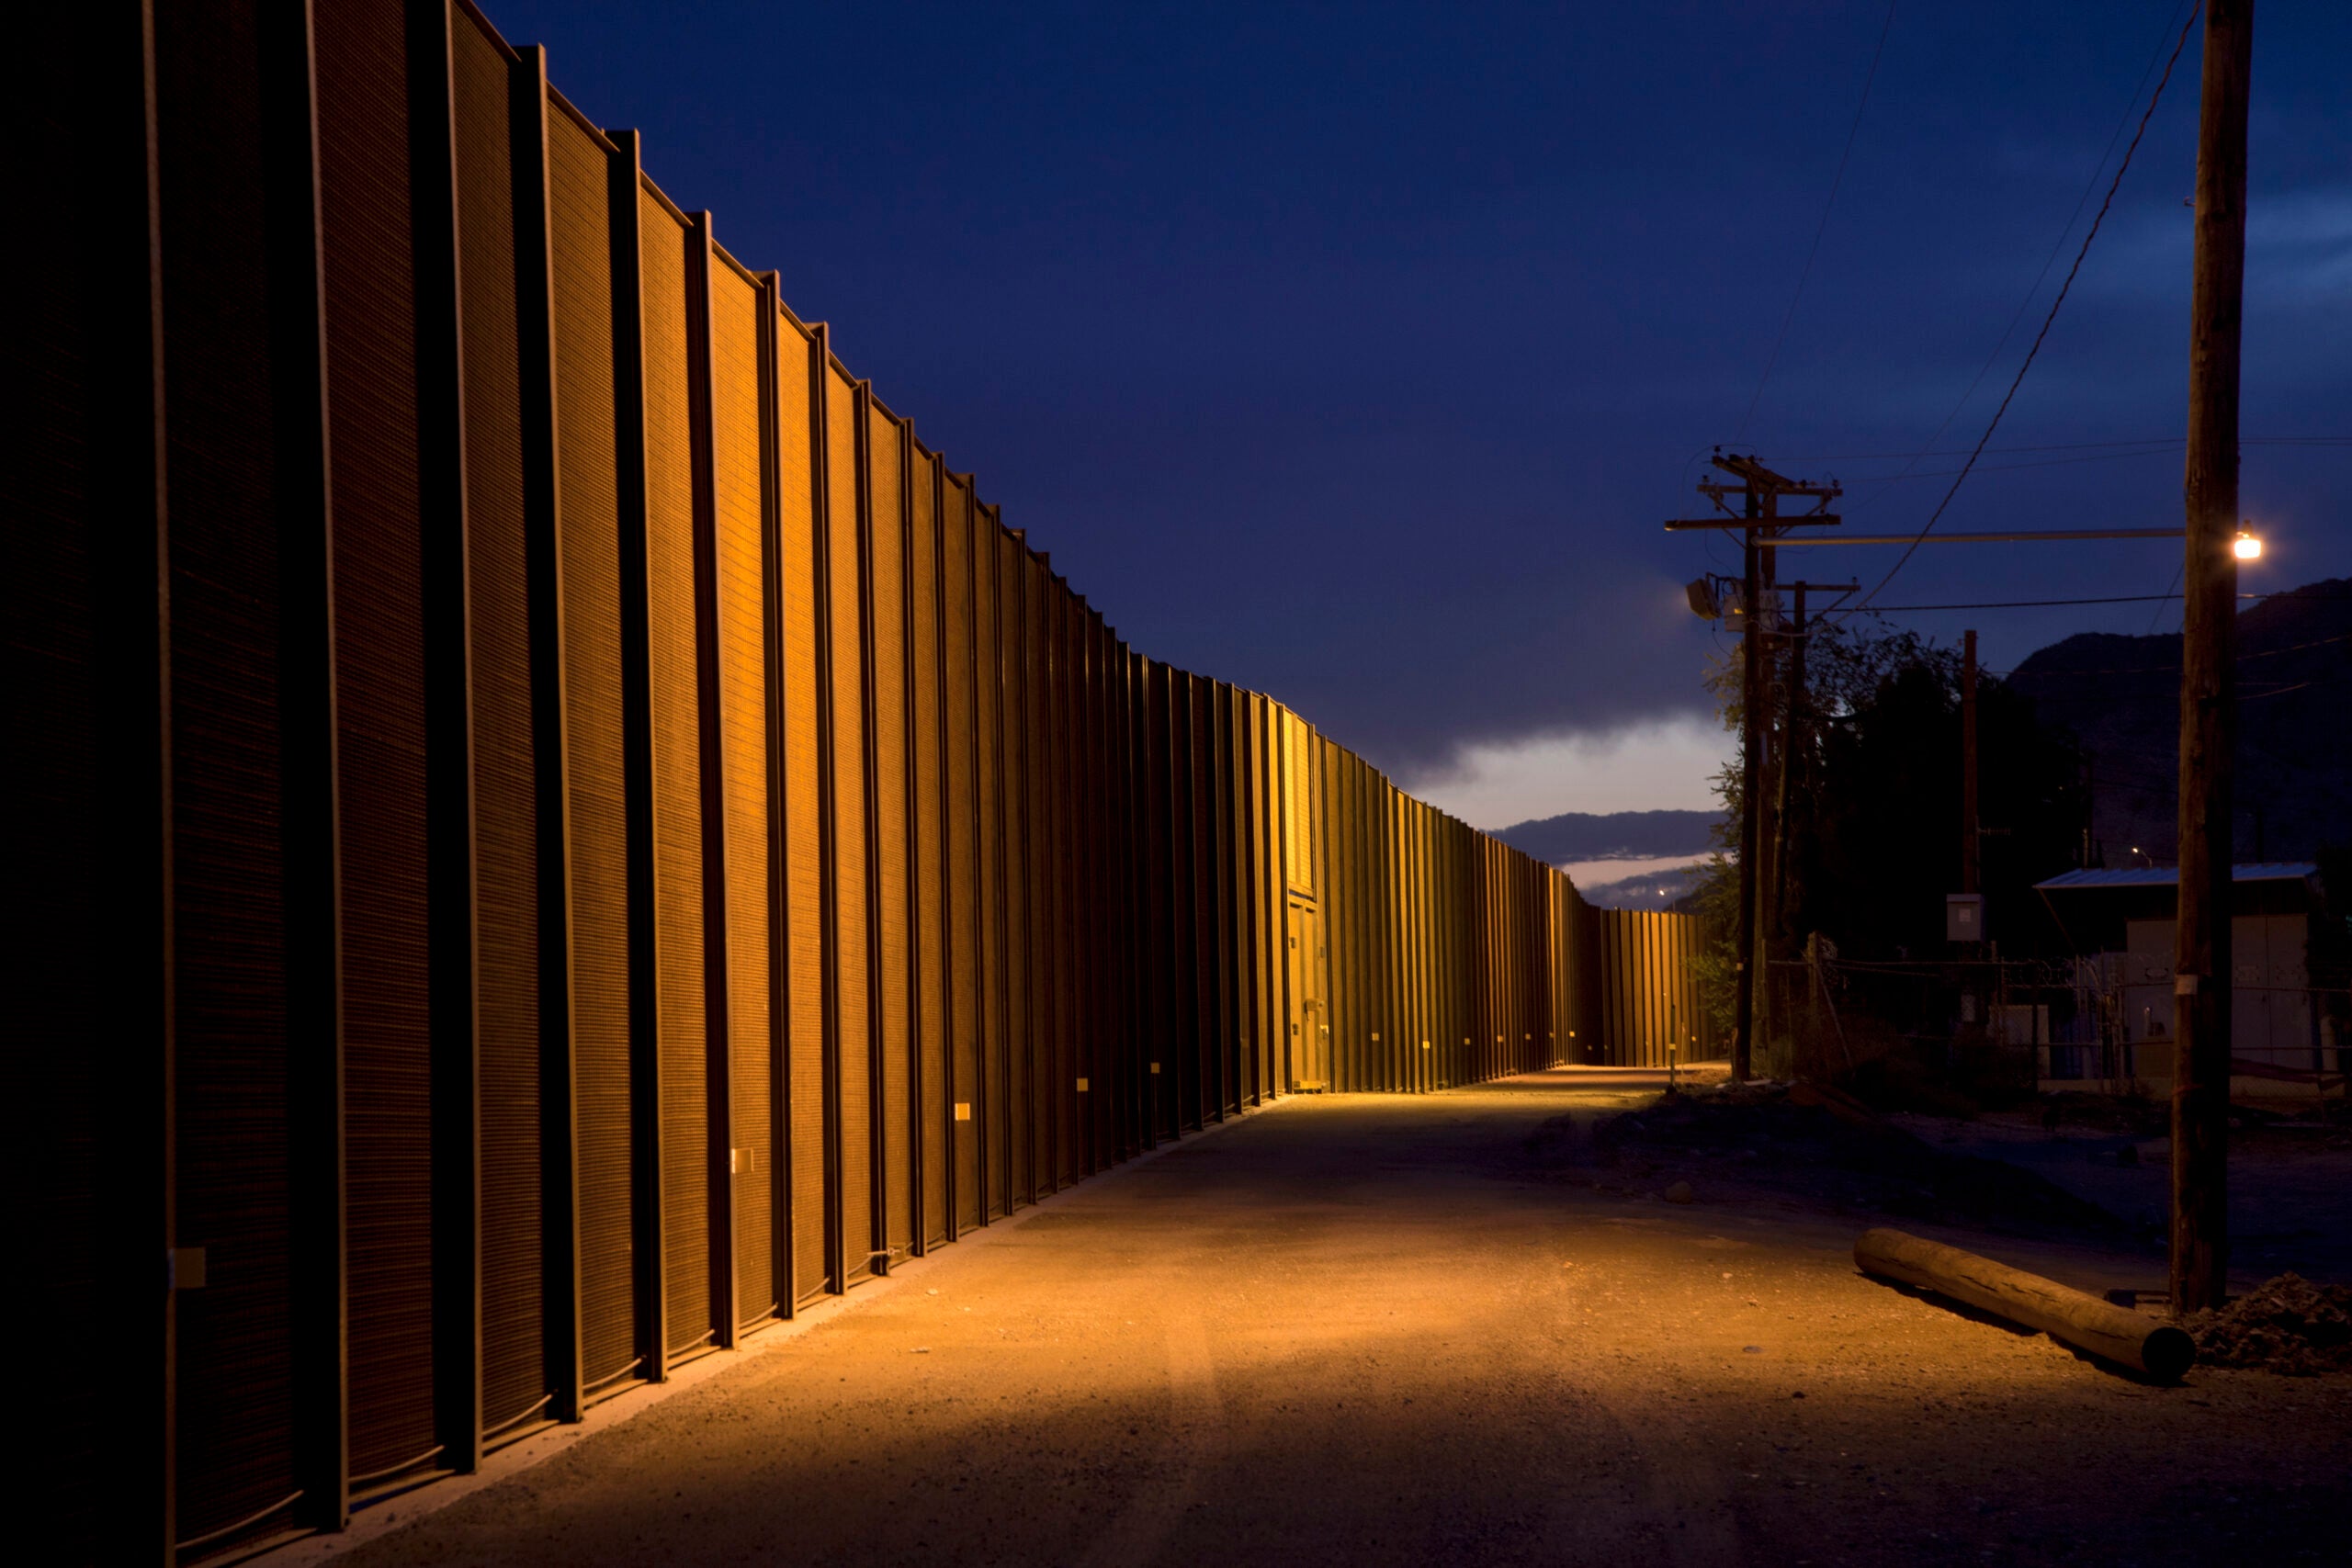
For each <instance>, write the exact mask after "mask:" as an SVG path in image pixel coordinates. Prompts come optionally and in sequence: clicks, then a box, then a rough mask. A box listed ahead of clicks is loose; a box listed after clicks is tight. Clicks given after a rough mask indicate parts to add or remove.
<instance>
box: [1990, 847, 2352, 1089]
mask: <svg viewBox="0 0 2352 1568" xmlns="http://www.w3.org/2000/svg"><path fill="white" fill-rule="evenodd" d="M2231 881H2232V885H2233V899H2232V902H2231V909H2230V943H2231V953H2230V966H2231V975H2230V985H2231V1003H2230V1055H2231V1066H2232V1073H2231V1078H2230V1092H2231V1093H2232V1094H2233V1096H2255V1095H2292V1096H2310V1095H2312V1094H2314V1093H2316V1092H2321V1091H2322V1090H2323V1089H2335V1088H2336V1087H2338V1081H2339V1079H2340V1076H2341V1075H2342V1073H2343V1072H2344V1070H2345V1066H2346V1063H2345V1060H2344V1057H2345V1048H2346V1044H2347V1043H2352V1042H2347V1041H2346V1040H2345V1039H2344V1038H2343V1036H2342V1035H2341V1034H2340V1033H2339V1028H2340V1024H2339V1019H2338V1017H2337V1016H2336V1014H2337V1013H2339V1012H2340V1011H2341V1010H2340V1009H2336V1010H2331V1009H2329V1008H2328V1007H2326V1006H2324V1005H2323V998H2321V996H2320V994H2319V993H2318V992H2316V991H2315V990H2314V989H2313V988H2312V979H2311V970H2310V961H2309V953H2310V949H2311V942H2312V931H2313V925H2314V922H2315V921H2316V920H2317V919H2321V918H2324V904H2323V900H2322V897H2321V887H2320V882H2319V867H2318V866H2317V865H2316V864H2314V863H2311V862H2308V861H2283V862H2282V861H2266V862H2260V863H2254V864H2247V865H2239V866H2234V867H2233V868H2232V875H2231ZM2034 890H2035V891H2036V892H2037V893H2039V894H2041V897H2042V899H2043V901H2044V902H2045V903H2047V904H2048V906H2049V908H2050V910H2051V913H2052V916H2053V917H2055V919H2057V921H2058V924H2059V927H2060V929H2061V930H2063V931H2064V932H2065V933H2066V937H2067V940H2068V941H2069V942H2070V943H2071V944H2072V946H2073V947H2074V950H2075V954H2076V957H2075V1017H2076V1019H2077V1020H2078V1021H2079V1023H2078V1027H2077V1028H2076V1029H2075V1031H2074V1033H2075V1040H2074V1041H2072V1042H2070V1043H2059V1044H2055V1045H2048V1046H2044V1047H2043V1049H2042V1052H2041V1056H2042V1058H2043V1059H2042V1064H2041V1072H2042V1076H2043V1077H2044V1078H2045V1079H2057V1080H2059V1081H2061V1082H2064V1081H2067V1080H2073V1081H2075V1082H2077V1083H2081V1082H2083V1080H2093V1081H2101V1080H2104V1081H2106V1082H2107V1083H2108V1084H2109V1086H2110V1087H2120V1085H2122V1084H2137V1085H2141V1086H2144V1088H2145V1089H2147V1090H2148V1092H2150V1093H2157V1094H2164V1093H2169V1092H2170V1089H2171V1084H2172V1067H2173V1046H2174V1040H2175V1036H2176V1033H2177V1026H2176V1023H2175V1019H2174V1012H2173V935H2174V931H2175V928H2176V916H2177V908H2178V902H2179V891H2180V873H2179V871H2178V870H2177V868H2175V867H2172V866H2147V867H2129V868H2125V869H2122V870H2117V871H2107V870H2098V871H2070V872H2068V873H2066V874H2064V876H2053V877H2052V878H2051V879H2050V880H2049V881H2047V882H2041V883H2036V884H2035V885H2034ZM2045 1038H2046V1036H2045Z"/></svg>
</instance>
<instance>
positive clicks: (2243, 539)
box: [2230, 528, 2262, 560]
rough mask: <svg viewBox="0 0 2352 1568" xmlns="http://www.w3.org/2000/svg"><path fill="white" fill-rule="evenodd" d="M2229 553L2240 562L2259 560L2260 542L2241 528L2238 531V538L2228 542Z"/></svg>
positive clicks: (2260, 552) (2260, 555)
mask: <svg viewBox="0 0 2352 1568" xmlns="http://www.w3.org/2000/svg"><path fill="white" fill-rule="evenodd" d="M2230 553H2231V554H2232V555H2233V556H2235V557H2237V558H2238V559H2240V560H2260V559H2261V558H2262V541H2261V540H2260V539H2257V538H2256V537H2255V536H2253V535H2252V534H2250V533H2248V532H2247V531H2246V530H2245V529H2244V528H2241V529H2239V530H2238V536H2237V537H2236V538H2234V539H2232V540H2231V541H2230Z"/></svg>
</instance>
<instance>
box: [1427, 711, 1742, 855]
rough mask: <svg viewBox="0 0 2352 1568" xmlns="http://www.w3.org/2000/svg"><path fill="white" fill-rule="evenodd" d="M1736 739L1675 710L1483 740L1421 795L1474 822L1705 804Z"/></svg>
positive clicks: (1707, 720)
mask: <svg viewBox="0 0 2352 1568" xmlns="http://www.w3.org/2000/svg"><path fill="white" fill-rule="evenodd" d="M1733 743H1734V741H1733V737H1732V736H1730V735H1729V734H1727V733H1726V732H1725V731H1724V728H1723V727H1722V726H1721V725H1719V724H1717V723H1716V722H1715V721H1714V719H1713V718H1712V717H1710V716H1701V715H1698V714H1675V715H1671V716H1668V717H1666V718H1664V719H1661V720H1657V721H1655V722H1650V723H1642V724H1634V725H1628V726H1625V727H1623V728H1616V729H1607V730H1588V731H1568V732H1566V733H1559V732H1555V733H1550V734H1537V735H1528V736H1522V737H1521V738H1519V739H1511V740H1505V741H1499V742H1481V743H1477V744H1473V745H1468V746H1464V747H1461V748H1459V749H1458V750H1456V751H1455V752H1454V754H1453V761H1452V762H1451V763H1450V764H1449V765H1448V766H1447V767H1446V768H1445V769H1443V770H1442V771H1441V772H1433V773H1430V774H1429V775H1427V776H1424V777H1421V778H1418V779H1416V780H1414V781H1412V783H1411V784H1410V787H1411V788H1412V790H1413V792H1414V793H1415V794H1416V795H1419V796H1420V797H1421V798H1422V799H1424V800H1427V801H1429V802H1430V804H1431V805H1433V806H1436V807H1440V808H1441V809H1442V810H1445V811H1450V812H1452V813H1453V815H1454V816H1456V817H1459V818H1462V819H1463V820H1464V821H1465V822H1468V823H1470V824H1471V825H1472V826H1473V827H1476V828H1486V829H1495V828H1506V827H1509V826H1510V825H1511V824H1512V823H1514V822H1524V821H1527V820H1529V819H1531V818H1540V817H1556V816H1558V815H1559V814H1560V813H1561V812H1564V811H1590V812H1596V813H1602V812H1611V811H1708V810H1713V808H1714V807H1715V805H1716V801H1715V795H1714V776H1715V773H1716V771H1717V770H1718V769H1720V768H1721V767H1722V766H1723V765H1724V761H1726V760H1727V759H1728V758H1729V757H1730V755H1731V750H1732V746H1733Z"/></svg>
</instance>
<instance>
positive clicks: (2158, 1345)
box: [1854, 1228, 2197, 1381]
mask: <svg viewBox="0 0 2352 1568" xmlns="http://www.w3.org/2000/svg"><path fill="white" fill-rule="evenodd" d="M1854 1262H1855V1263H1856V1264H1857V1265H1859V1266H1860V1269H1861V1270H1862V1272H1863V1273H1865V1274H1875V1275H1878V1276H1879V1277H1880V1278H1882V1279H1887V1280H1902V1281H1903V1282H1904V1283H1905V1284H1906V1285H1917V1287H1919V1288H1920V1289H1921V1290H1923V1291H1933V1292H1936V1293H1937V1294H1938V1295H1941V1296H1949V1297H1951V1299H1952V1300H1953V1301H1956V1302H1964V1303H1967V1304H1968V1305H1970V1306H1973V1307H1975V1308H1976V1309H1978V1310H1979V1311H1981V1312H1989V1313H1992V1314H1994V1315H1996V1316H1997V1317H2006V1318H2007V1319H2009V1320H2010V1321H2011V1322H2013V1323H2022V1324H2024V1325H2026V1326H2028V1327H2029V1328H2038V1329H2040V1330H2041V1332H2043V1333H2044V1334H2047V1335H2049V1336H2050V1337H2052V1339H2056V1340H2061V1341H2063V1342H2064V1343H2065V1344H2068V1345H2072V1346H2074V1347H2075V1348H2077V1349H2081V1350H2088V1351H2090V1352H2091V1353H2092V1354H2093V1355H2095V1356H2102V1357H2104V1358H2106V1359H2108V1360H2110V1361H2115V1362H2118V1363H2120V1364H2121V1365H2123V1366H2127V1367H2131V1368H2133V1369H2135V1370H2137V1371H2143V1372H2146V1373H2147V1374H2148V1375H2149V1376H2151V1377H2156V1378H2163V1379H2165V1380H2166V1381H2169V1380H2171V1379H2174V1378H2177V1377H2178V1376H2180V1374H2181V1373H2183V1372H2185V1371H2188V1368H2189V1364H2190V1363H2191V1362H2192V1361H2194V1360H2196V1359H2197V1342H2196V1341H2195V1340H2193V1339H2191V1338H2189V1337H2188V1334H2187V1333H2186V1332H2184V1331H2183V1330H2181V1329H2179V1328H2177V1327H2175V1326H2174V1325H2171V1324H2169V1323H2154V1322H2151V1321H2150V1320H2148V1319H2147V1318H2144V1317H2143V1316H2141V1315H2140V1314H2138V1313H2136V1312H2127V1311H2125V1310H2124V1309H2123V1308H2121V1307H2120V1306H2115V1305H2112V1304H2110V1303H2107V1302H2103V1301H2101V1300H2099V1299H2098V1297H2097V1296H2093V1295H2086V1294H2085V1293H2084V1292H2081V1291H2076V1290H2070V1289H2068V1288H2067V1287H2066V1286H2064V1285H2062V1284H2059V1283H2058V1282H2057V1281H2056V1280H2045V1279H2043V1278H2042V1277H2041V1275H2039V1274H2029V1273H2027V1272H2026V1271H2025V1270H2024V1269H2012V1268H2010V1267H2009V1266H2008V1265H2007V1264H2006V1263H1996V1262H1994V1261H1993V1260H1992V1259H1991V1258H1979V1257H1978V1256H1977V1255H1976V1254H1974V1253H1973V1252H1962V1250H1961V1249H1960V1248H1959V1247H1946V1246H1944V1245H1943V1244H1942V1243H1941V1242H1934V1241H1928V1240H1927V1239H1925V1238H1924V1237H1921V1236H1916V1235H1910V1234H1909V1233H1908V1232H1905V1231H1898V1230H1888V1229H1884V1228H1880V1229H1876V1230H1867V1231H1864V1232H1863V1233H1862V1234H1861V1235H1860V1238H1859V1239H1857V1240H1856V1241H1855V1243H1854Z"/></svg>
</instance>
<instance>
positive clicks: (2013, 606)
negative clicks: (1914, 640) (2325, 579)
mask: <svg viewBox="0 0 2352 1568" xmlns="http://www.w3.org/2000/svg"><path fill="white" fill-rule="evenodd" d="M2238 597H2239V598H2241V599H2352V593H2306V592H2303V591H2301V589H2290V590H2288V591H2286V592H2278V593H2241V594H2239V595H2238ZM2159 599H2162V600H2167V601H2170V602H2173V603H2176V604H2177V603H2178V602H2179V599H2180V595H2179V594H2178V593H2177V592H2175V593H2118V594H2115V595H2113V596H2111V597H2109V598H2105V599H2000V600H1992V601H1987V602H1985V603H1982V604H1873V605H1871V607H1870V609H1869V610H1867V611H1866V612H1864V613H1865V614H1867V615H1903V614H1905V613H1906V612H1909V611H1919V610H2039V609H2042V608H2044V607H2047V606H2054V605H2060V604H2153V603H2154V602H2155V601H2157V600H2159ZM2150 635H2154V634H2150Z"/></svg>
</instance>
